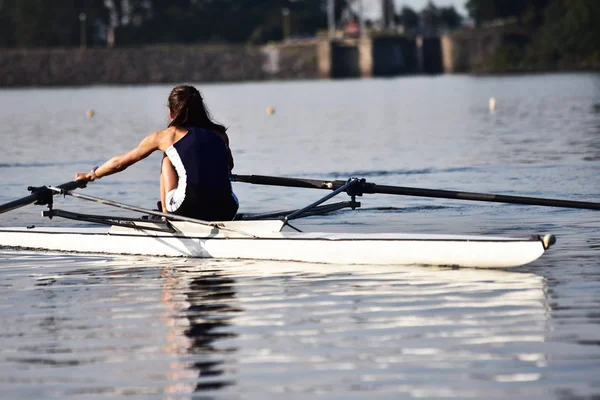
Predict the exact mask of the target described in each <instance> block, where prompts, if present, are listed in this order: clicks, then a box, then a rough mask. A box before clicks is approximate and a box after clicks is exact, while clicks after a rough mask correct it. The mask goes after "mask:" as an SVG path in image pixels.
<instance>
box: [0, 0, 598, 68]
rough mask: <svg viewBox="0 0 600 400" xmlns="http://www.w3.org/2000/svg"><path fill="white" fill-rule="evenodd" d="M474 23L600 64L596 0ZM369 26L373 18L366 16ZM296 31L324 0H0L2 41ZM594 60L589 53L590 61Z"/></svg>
mask: <svg viewBox="0 0 600 400" xmlns="http://www.w3.org/2000/svg"><path fill="white" fill-rule="evenodd" d="M356 4H357V3H356V1H352V0H335V10H336V15H335V18H336V21H340V19H341V18H342V14H343V13H344V10H346V12H347V10H350V11H351V13H354V17H356V11H357V10H356V8H357V7H356ZM381 4H382V5H383V8H384V17H385V19H386V20H389V16H390V11H389V7H392V11H391V14H393V17H392V20H393V21H394V23H395V25H396V26H399V25H400V26H403V27H404V28H405V32H408V33H419V32H423V31H427V28H430V29H429V32H441V31H445V30H451V29H456V28H459V27H460V26H462V24H463V23H464V20H465V19H464V18H463V16H461V15H459V14H458V13H457V12H456V10H455V9H454V8H453V7H437V6H435V4H434V2H433V1H429V2H428V3H427V4H426V6H425V8H424V9H422V10H419V11H416V10H414V9H412V8H410V7H402V8H401V9H399V10H393V4H394V2H393V1H392V0H386V1H383V0H382V3H381ZM465 6H466V9H467V11H468V14H469V15H468V17H469V18H470V19H471V20H472V21H473V22H474V24H475V25H476V26H485V25H486V24H491V23H498V21H500V22H510V23H514V24H517V25H518V26H519V27H520V28H521V29H522V30H523V32H525V33H526V35H527V36H528V40H526V41H524V42H523V43H521V44H518V45H509V46H505V48H503V49H501V51H500V52H499V53H498V55H497V57H496V59H495V62H496V63H498V64H505V65H507V66H511V65H512V66H514V65H519V64H527V65H534V64H536V63H538V64H543V63H546V64H551V63H558V64H560V63H564V64H569V63H571V64H572V63H579V64H581V63H584V64H585V63H586V62H592V63H593V62H596V63H598V64H600V0H465ZM367 23H368V26H370V25H371V24H369V21H367ZM284 24H287V25H288V28H289V29H288V32H289V34H290V35H292V36H314V35H315V32H317V31H318V30H324V29H326V28H327V0H260V1H257V0H52V1H48V0H0V47H56V46H60V47H74V46H78V45H80V43H81V42H82V40H85V41H86V43H87V44H88V45H90V46H94V45H98V46H105V45H106V43H107V40H110V39H109V37H108V36H113V35H114V37H115V38H116V41H115V43H116V45H117V46H138V45H151V44H192V43H252V44H262V43H266V42H269V41H276V40H280V39H282V38H283V32H284ZM590 60H591V61H590Z"/></svg>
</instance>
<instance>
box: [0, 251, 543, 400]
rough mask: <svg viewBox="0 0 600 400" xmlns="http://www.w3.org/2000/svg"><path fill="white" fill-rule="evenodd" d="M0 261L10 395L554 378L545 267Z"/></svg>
mask: <svg viewBox="0 0 600 400" xmlns="http://www.w3.org/2000/svg"><path fill="white" fill-rule="evenodd" d="M0 259H1V260H2V263H1V265H0V274H4V278H5V280H6V282H10V284H9V285H8V286H7V287H6V288H4V289H3V294H4V296H5V297H6V299H7V303H6V304H9V303H10V304H20V306H19V307H18V309H17V311H18V313H17V311H14V312H13V311H11V309H9V308H5V309H4V310H3V311H2V312H3V317H5V318H10V321H11V323H10V324H8V323H5V324H2V325H1V326H0V337H2V338H3V348H2V349H0V371H2V372H3V376H4V378H5V379H4V380H3V382H4V383H2V390H3V393H5V394H6V396H8V397H7V398H24V399H25V398H41V397H44V396H45V395H49V394H52V396H58V397H61V398H69V397H72V396H73V397H78V396H85V395H92V396H98V395H111V394H112V395H117V396H125V395H128V396H133V398H148V397H152V396H160V398H163V399H180V398H187V397H185V396H190V395H192V397H194V396H198V398H212V397H219V396H221V395H226V396H227V395H231V396H234V397H235V396H239V395H245V394H249V393H252V394H253V397H254V398H268V397H270V396H272V395H273V394H276V393H304V394H306V393H317V392H318V393H323V394H325V395H327V394H328V393H329V394H331V395H335V396H337V398H345V397H353V396H354V397H356V395H357V393H364V392H363V391H364V390H368V391H371V392H374V393H380V394H390V395H391V394H393V395H394V396H400V397H402V396H404V397H409V396H413V397H417V396H430V397H431V396H432V397H446V396H454V397H459V398H465V397H480V398H484V397H488V395H492V394H493V395H495V396H497V395H498V393H505V394H508V392H504V391H507V390H513V389H510V388H507V387H506V386H503V385H506V384H507V382H513V383H514V382H520V384H522V383H523V382H526V384H527V385H528V386H527V388H528V393H531V394H532V395H533V396H534V397H535V395H536V394H539V393H547V390H548V386H547V381H545V380H544V377H545V374H548V373H551V372H552V370H551V362H550V361H549V359H551V357H548V356H549V355H550V356H551V355H552V354H553V353H552V352H553V350H552V344H548V343H545V340H546V338H547V337H548V334H549V332H550V331H551V329H550V327H549V321H550V316H551V314H550V312H549V309H548V301H547V299H546V297H545V287H546V282H545V280H544V279H543V278H542V277H539V276H537V275H535V274H529V273H518V272H505V271H492V270H474V269H449V268H433V267H403V266H376V267H372V266H343V265H325V264H309V263H286V262H257V261H243V260H239V261H219V260H193V259H185V260H182V259H168V258H147V257H143V258H139V257H137V258H136V257H113V258H107V257H106V256H73V255H59V256H56V255H55V256H52V255H48V254H45V255H40V254H31V255H27V253H22V252H17V253H2V252H1V251H0ZM40 265H41V266H40ZM11 313H12V314H11ZM48 321H52V324H50V323H49V322H48ZM549 364H550V365H549ZM24 366H25V367H26V368H24ZM544 382H546V383H544ZM50 391H51V392H50ZM194 393H196V394H195V395H194ZM136 396H137V397H136ZM301 397H302V396H301Z"/></svg>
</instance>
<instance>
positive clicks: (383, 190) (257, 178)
mask: <svg viewBox="0 0 600 400" xmlns="http://www.w3.org/2000/svg"><path fill="white" fill-rule="evenodd" d="M232 179H233V181H236V182H246V183H254V184H258V185H272V186H286V187H298V188H313V189H329V190H336V189H338V188H340V187H342V186H343V185H345V184H346V181H340V180H336V181H324V180H316V179H304V178H284V177H274V176H264V175H233V176H232ZM360 189H361V191H362V192H363V193H380V194H393V195H402V196H417V197H433V198H441V199H456V200H471V201H488V202H495V203H509V204H523V205H534V206H546V207H562V208H579V209H586V210H600V203H593V202H586V201H575V200H562V199H545V198H539V197H524V196H509V195H501V194H490V193H473V192H458V191H452V190H436V189H421V188H411V187H403V186H385V185H376V184H374V183H364V182H363V183H362V186H361V187H360Z"/></svg>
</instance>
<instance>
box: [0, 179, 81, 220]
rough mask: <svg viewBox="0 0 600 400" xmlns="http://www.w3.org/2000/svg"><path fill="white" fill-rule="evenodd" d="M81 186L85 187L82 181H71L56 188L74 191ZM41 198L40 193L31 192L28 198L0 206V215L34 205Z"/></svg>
mask: <svg viewBox="0 0 600 400" xmlns="http://www.w3.org/2000/svg"><path fill="white" fill-rule="evenodd" d="M83 186H85V182H84V181H71V182H67V183H63V184H62V185H59V186H57V188H59V189H64V190H75V189H77V188H80V187H83ZM41 196H42V194H41V192H33V193H32V194H30V195H29V196H26V197H23V198H22V199H18V200H14V201H11V202H10V203H6V204H3V205H0V214H2V213H5V212H8V211H12V210H15V209H17V208H20V207H24V206H26V205H29V204H32V203H35V202H36V201H38V200H40V198H41Z"/></svg>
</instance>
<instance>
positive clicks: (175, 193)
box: [165, 146, 187, 212]
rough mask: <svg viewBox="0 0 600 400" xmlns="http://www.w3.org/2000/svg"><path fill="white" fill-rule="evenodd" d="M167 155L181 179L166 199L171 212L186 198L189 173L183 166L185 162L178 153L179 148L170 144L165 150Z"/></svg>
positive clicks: (168, 209)
mask: <svg viewBox="0 0 600 400" xmlns="http://www.w3.org/2000/svg"><path fill="white" fill-rule="evenodd" d="M165 153H166V154H167V157H169V160H170V161H171V164H173V167H174V168H175V171H177V175H178V176H179V181H178V182H177V188H176V189H175V190H172V191H170V192H169V196H168V197H167V199H166V203H167V204H166V205H165V206H166V208H167V211H169V212H175V211H177V209H179V207H181V204H183V201H184V200H185V190H186V188H187V173H186V172H185V168H184V166H183V162H182V161H181V157H179V153H177V149H176V148H175V147H173V146H169V148H168V149H167V150H166V151H165Z"/></svg>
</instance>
